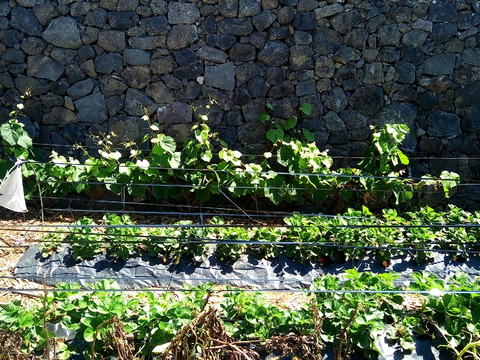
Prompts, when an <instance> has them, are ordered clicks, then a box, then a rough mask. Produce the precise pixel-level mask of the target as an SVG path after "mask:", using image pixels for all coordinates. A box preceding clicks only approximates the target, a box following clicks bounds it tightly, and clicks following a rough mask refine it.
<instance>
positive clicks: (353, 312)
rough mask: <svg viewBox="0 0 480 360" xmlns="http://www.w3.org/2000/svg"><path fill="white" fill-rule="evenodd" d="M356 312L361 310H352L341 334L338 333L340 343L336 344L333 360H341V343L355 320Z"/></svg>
mask: <svg viewBox="0 0 480 360" xmlns="http://www.w3.org/2000/svg"><path fill="white" fill-rule="evenodd" d="M357 310H361V309H353V310H352V312H351V314H350V318H349V319H348V320H347V321H346V322H345V325H344V326H343V329H342V332H341V333H340V341H339V343H338V349H337V352H336V354H335V360H342V350H343V343H344V342H345V339H346V335H347V329H348V327H349V326H350V324H351V323H352V322H353V320H354V319H355V316H356V315H357Z"/></svg>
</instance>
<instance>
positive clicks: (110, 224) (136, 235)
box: [103, 213, 141, 261]
mask: <svg viewBox="0 0 480 360" xmlns="http://www.w3.org/2000/svg"><path fill="white" fill-rule="evenodd" d="M103 224H104V225H107V227H106V229H105V240H106V241H107V247H108V252H107V255H110V256H112V257H118V258H120V259H122V260H125V261H126V260H128V259H130V258H132V257H136V256H137V255H138V250H139V248H138V246H139V243H140V242H141V238H140V236H141V229H140V228H139V227H136V226H135V224H134V223H133V222H132V221H131V220H130V216H129V215H127V214H123V215H117V214H111V213H107V214H105V215H104V217H103Z"/></svg>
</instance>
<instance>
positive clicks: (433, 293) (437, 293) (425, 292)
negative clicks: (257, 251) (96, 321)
mask: <svg viewBox="0 0 480 360" xmlns="http://www.w3.org/2000/svg"><path fill="white" fill-rule="evenodd" d="M12 291H15V292H43V293H44V292H45V291H46V292H73V293H76V292H112V293H115V292H120V293H121V292H139V293H142V292H152V293H154V292H187V293H188V292H208V290H202V289H170V288H168V289H159V288H143V289H101V288H89V289H58V288H54V289H35V288H26V289H9V288H0V292H12ZM224 292H279V293H306V294H395V295H402V294H422V295H430V296H434V297H438V296H441V295H444V294H453V295H455V294H462V295H479V294H480V291H479V290H438V291H437V290H435V291H431V290H342V289H335V290H321V289H320V290H319V289H263V288H259V289H240V288H230V289H222V290H212V293H224Z"/></svg>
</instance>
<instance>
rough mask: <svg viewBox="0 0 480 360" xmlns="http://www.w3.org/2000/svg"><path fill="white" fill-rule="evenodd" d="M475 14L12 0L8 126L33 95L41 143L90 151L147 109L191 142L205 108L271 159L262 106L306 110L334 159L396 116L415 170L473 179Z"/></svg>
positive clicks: (355, 2)
mask: <svg viewBox="0 0 480 360" xmlns="http://www.w3.org/2000/svg"><path fill="white" fill-rule="evenodd" d="M479 12H480V1H477V0H452V1H447V0H437V1H431V0H384V1H362V0H336V1H335V0H327V1H316V0H203V1H200V0H191V1H189V2H178V1H165V0H93V1H76V0H58V1H49V0H10V1H1V2H0V40H1V43H0V68H1V73H0V99H1V104H2V108H1V110H0V121H2V122H3V121H5V120H6V119H7V118H8V114H9V112H10V111H11V109H12V108H13V107H14V106H15V105H16V104H17V103H19V102H20V101H21V98H20V97H21V95H23V94H27V95H28V96H27V97H26V99H24V100H22V101H23V102H25V105H26V117H25V118H24V119H23V120H22V121H23V122H25V123H26V125H27V129H28V130H29V131H30V132H31V134H32V135H33V136H35V141H36V142H38V143H42V144H55V145H62V144H63V145H69V144H75V143H78V144H87V145H88V144H91V143H93V140H92V139H91V137H90V135H91V134H97V135H98V134H102V133H108V132H111V131H113V132H115V133H116V134H118V135H119V139H123V140H125V139H127V138H128V139H132V138H139V137H141V136H142V135H143V134H144V133H145V131H147V129H146V126H145V125H146V124H145V122H144V121H143V120H141V117H142V116H143V115H144V114H146V113H147V114H149V115H151V117H152V120H158V121H159V122H160V124H161V125H162V129H163V130H164V131H165V132H166V133H167V134H169V135H172V136H174V137H176V138H177V140H179V141H182V140H184V139H185V138H186V137H188V136H189V134H190V128H191V126H192V125H193V124H194V123H195V122H197V121H198V119H199V117H200V115H202V114H205V113H208V119H209V120H208V122H209V124H210V126H211V127H212V128H214V129H215V130H216V131H218V132H219V133H220V136H221V137H222V138H223V139H224V140H225V141H226V142H227V143H228V144H229V145H230V146H232V147H235V148H237V149H240V150H242V151H243V152H245V153H262V152H263V151H265V150H266V149H267V146H268V144H266V143H265V126H263V125H261V124H260V122H259V116H260V114H261V113H263V112H270V113H271V115H272V116H274V117H275V118H277V119H278V121H282V119H288V118H290V117H292V116H295V115H299V110H298V109H299V106H300V105H301V104H302V103H310V104H312V105H313V106H314V111H313V113H312V114H311V115H310V116H308V117H306V116H303V117H301V119H300V123H299V127H304V128H307V129H309V130H310V131H312V132H313V133H314V135H315V138H316V142H317V144H318V146H319V147H321V148H328V149H330V151H331V152H330V154H331V155H338V156H345V157H354V156H360V155H362V154H363V151H364V149H365V148H366V147H367V144H368V139H369V135H370V133H371V129H370V125H381V124H383V123H385V122H392V123H394V122H401V123H405V124H407V125H408V126H409V128H410V129H411V132H410V134H409V136H408V138H407V140H406V141H405V144H404V145H405V147H406V148H407V150H408V151H409V152H410V153H411V155H414V156H417V157H424V159H420V160H418V161H416V162H415V163H414V165H413V166H412V168H411V174H412V175H420V174H424V173H432V174H438V173H439V172H440V171H441V170H443V169H447V170H453V171H457V172H458V173H460V174H461V176H462V177H463V179H465V180H471V179H475V178H478V177H479V174H480V173H479V172H480V163H478V162H477V161H475V160H472V159H468V158H469V157H470V158H471V157H473V156H476V153H477V152H478V150H479V142H478V130H479V129H480V117H479V116H478V115H479V114H480V81H479V80H480V71H479V69H480V47H479V45H478V41H479V39H480V35H479V34H478V24H479V23H480V15H479ZM266 103H271V104H272V105H273V110H269V109H267V107H266ZM208 104H210V105H211V106H210V108H209V109H207V105H208ZM59 149H61V148H59ZM432 158H442V160H441V161H438V160H434V159H432Z"/></svg>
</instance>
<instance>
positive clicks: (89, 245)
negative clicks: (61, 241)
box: [65, 217, 104, 261]
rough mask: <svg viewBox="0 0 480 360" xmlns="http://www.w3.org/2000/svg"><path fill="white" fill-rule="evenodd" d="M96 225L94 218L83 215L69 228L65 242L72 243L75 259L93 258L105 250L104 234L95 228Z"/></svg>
mask: <svg viewBox="0 0 480 360" xmlns="http://www.w3.org/2000/svg"><path fill="white" fill-rule="evenodd" d="M95 225H96V224H95V222H94V221H93V220H92V219H89V218H87V217H83V218H82V219H80V220H78V221H76V222H75V223H74V224H72V226H71V227H69V228H68V230H69V233H68V234H67V235H66V236H65V242H66V243H68V244H69V245H70V247H71V249H72V257H73V258H74V259H75V260H77V261H81V260H84V259H93V258H94V257H95V256H97V255H98V254H100V253H101V252H103V249H104V245H103V243H102V234H101V233H100V232H98V231H96V230H95V228H94V226H95Z"/></svg>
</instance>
